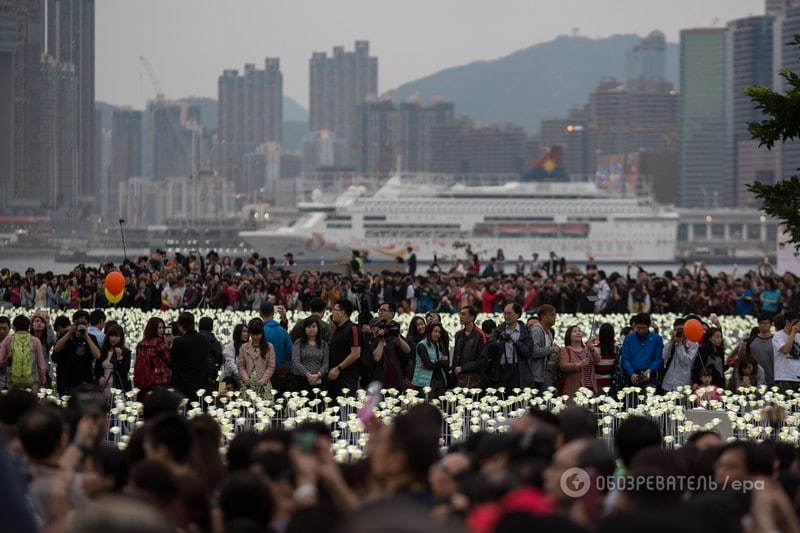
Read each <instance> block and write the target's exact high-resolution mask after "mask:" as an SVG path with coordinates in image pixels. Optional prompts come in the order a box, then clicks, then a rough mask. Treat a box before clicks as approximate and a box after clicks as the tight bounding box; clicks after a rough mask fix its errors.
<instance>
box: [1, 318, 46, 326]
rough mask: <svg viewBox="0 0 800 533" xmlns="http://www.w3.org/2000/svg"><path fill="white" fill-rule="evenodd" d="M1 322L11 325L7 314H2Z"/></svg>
mask: <svg viewBox="0 0 800 533" xmlns="http://www.w3.org/2000/svg"><path fill="white" fill-rule="evenodd" d="M59 318H61V317H59ZM0 324H6V325H8V327H11V321H10V320H9V319H8V317H7V316H0Z"/></svg>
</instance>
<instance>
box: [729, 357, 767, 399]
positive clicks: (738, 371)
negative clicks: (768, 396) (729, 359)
mask: <svg viewBox="0 0 800 533" xmlns="http://www.w3.org/2000/svg"><path fill="white" fill-rule="evenodd" d="M765 384H766V377H765V374H764V369H763V368H762V367H761V365H759V364H758V362H756V358H755V357H753V356H752V355H751V354H750V352H749V351H748V352H745V353H743V354H742V355H741V356H739V358H738V359H737V361H736V366H734V368H733V374H732V375H731V379H730V380H729V381H728V388H729V389H730V390H732V391H733V392H737V391H738V390H739V387H759V386H761V385H765Z"/></svg>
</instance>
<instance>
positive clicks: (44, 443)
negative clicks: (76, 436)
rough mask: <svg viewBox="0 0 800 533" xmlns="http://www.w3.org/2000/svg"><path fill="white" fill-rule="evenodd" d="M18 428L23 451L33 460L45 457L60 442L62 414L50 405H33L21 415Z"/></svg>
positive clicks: (52, 452)
mask: <svg viewBox="0 0 800 533" xmlns="http://www.w3.org/2000/svg"><path fill="white" fill-rule="evenodd" d="M18 430H19V439H20V441H21V442H22V446H23V447H24V448H25V452H26V453H27V454H28V455H29V456H30V457H31V458H32V459H34V460H36V459H38V460H42V459H47V458H48V457H50V456H51V455H53V454H54V453H55V452H56V451H57V450H58V447H59V445H60V444H61V438H62V436H63V434H64V416H63V414H62V411H61V410H59V409H57V408H55V407H52V406H40V407H34V408H33V409H31V410H29V411H28V412H27V413H26V414H25V415H24V416H23V417H22V420H20V422H19V427H18Z"/></svg>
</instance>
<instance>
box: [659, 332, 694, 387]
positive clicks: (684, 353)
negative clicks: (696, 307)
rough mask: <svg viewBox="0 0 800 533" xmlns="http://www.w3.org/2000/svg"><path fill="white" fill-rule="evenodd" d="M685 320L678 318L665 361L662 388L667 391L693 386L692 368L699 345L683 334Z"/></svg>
mask: <svg viewBox="0 0 800 533" xmlns="http://www.w3.org/2000/svg"><path fill="white" fill-rule="evenodd" d="M685 322H686V319H684V318H678V319H676V320H675V322H674V323H673V327H674V329H673V332H672V338H671V339H670V341H669V345H668V346H667V353H666V358H665V361H664V380H663V381H662V383H661V388H662V389H664V390H665V391H674V390H676V389H677V388H678V387H680V386H681V385H684V386H687V387H688V386H690V385H691V384H692V366H693V365H694V358H695V357H696V356H697V349H698V348H699V345H698V344H697V343H696V342H692V341H690V340H688V339H687V338H686V335H685V334H684V333H683V324H684V323H685Z"/></svg>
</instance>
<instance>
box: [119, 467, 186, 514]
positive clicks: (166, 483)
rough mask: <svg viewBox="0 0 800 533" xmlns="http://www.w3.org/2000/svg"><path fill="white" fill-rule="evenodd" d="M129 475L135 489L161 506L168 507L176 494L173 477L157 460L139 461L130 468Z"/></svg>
mask: <svg viewBox="0 0 800 533" xmlns="http://www.w3.org/2000/svg"><path fill="white" fill-rule="evenodd" d="M129 477H130V480H131V484H132V485H133V487H134V488H135V489H136V490H138V491H140V492H144V493H145V494H147V495H148V496H150V498H151V500H152V501H153V502H156V503H157V504H158V505H160V506H162V507H168V506H169V505H170V504H171V503H172V502H173V501H175V498H176V497H177V496H178V483H177V481H176V480H175V477H174V476H173V475H172V474H171V473H170V471H169V470H168V469H166V468H164V465H162V464H161V463H159V462H158V461H153V460H150V459H145V460H142V461H139V462H138V463H136V465H135V466H134V467H133V468H132V469H131V471H130V476H129Z"/></svg>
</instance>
